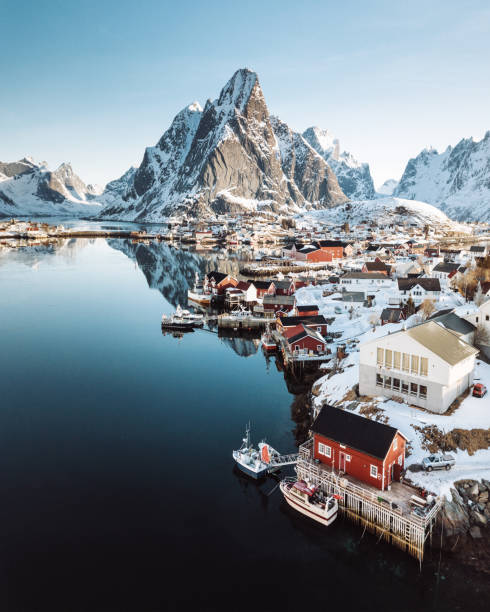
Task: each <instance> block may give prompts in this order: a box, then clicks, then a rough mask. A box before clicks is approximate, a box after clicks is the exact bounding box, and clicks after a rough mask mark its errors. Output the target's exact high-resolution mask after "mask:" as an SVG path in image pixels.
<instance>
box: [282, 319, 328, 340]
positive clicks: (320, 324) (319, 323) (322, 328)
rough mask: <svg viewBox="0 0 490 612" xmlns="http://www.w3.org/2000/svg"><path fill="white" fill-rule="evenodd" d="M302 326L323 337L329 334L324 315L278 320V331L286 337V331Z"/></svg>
mask: <svg viewBox="0 0 490 612" xmlns="http://www.w3.org/2000/svg"><path fill="white" fill-rule="evenodd" d="M300 324H303V325H307V326H308V327H310V328H312V329H314V330H315V331H317V332H319V333H320V334H321V335H322V336H325V335H326V334H327V321H326V319H325V317H324V316H323V315H314V316H298V317H291V316H288V317H280V318H278V319H277V320H276V329H277V331H278V332H279V333H280V334H282V335H285V330H287V329H291V328H292V327H296V326H297V325H300Z"/></svg>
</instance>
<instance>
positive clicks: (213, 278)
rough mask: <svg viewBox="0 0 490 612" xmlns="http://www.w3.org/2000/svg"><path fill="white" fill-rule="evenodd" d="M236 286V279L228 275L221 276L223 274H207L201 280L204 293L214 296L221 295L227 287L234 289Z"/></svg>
mask: <svg viewBox="0 0 490 612" xmlns="http://www.w3.org/2000/svg"><path fill="white" fill-rule="evenodd" d="M237 285H238V281H237V279H236V278H233V276H230V275H229V274H223V272H216V271H214V272H208V273H207V274H206V275H205V276H204V280H203V288H204V292H205V293H213V294H214V295H222V294H224V292H225V290H226V289H227V288H228V287H236V286H237Z"/></svg>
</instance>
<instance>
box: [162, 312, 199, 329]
mask: <svg viewBox="0 0 490 612" xmlns="http://www.w3.org/2000/svg"><path fill="white" fill-rule="evenodd" d="M194 327H195V325H194V323H193V322H192V321H185V320H184V319H182V318H180V317H177V316H175V314H173V315H171V316H167V315H165V314H164V315H162V328H163V329H175V330H177V331H194Z"/></svg>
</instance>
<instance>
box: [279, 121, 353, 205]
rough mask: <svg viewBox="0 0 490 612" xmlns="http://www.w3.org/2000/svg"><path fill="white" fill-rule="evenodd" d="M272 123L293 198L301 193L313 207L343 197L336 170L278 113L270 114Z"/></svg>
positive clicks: (297, 198) (339, 201)
mask: <svg viewBox="0 0 490 612" xmlns="http://www.w3.org/2000/svg"><path fill="white" fill-rule="evenodd" d="M271 125H272V128H273V130H274V134H275V136H276V139H277V142H278V145H279V153H280V158H281V165H282V170H283V172H284V175H285V176H286V178H287V180H288V189H289V192H290V193H291V197H292V198H293V199H295V201H297V200H301V197H303V198H304V199H305V200H306V201H308V202H311V203H312V204H313V205H314V207H315V208H330V207H333V206H337V205H338V204H340V203H342V201H346V199H347V198H345V197H343V195H344V194H343V192H342V190H341V189H340V187H339V184H338V181H337V179H336V177H335V174H334V173H333V171H332V170H331V168H330V167H329V165H328V164H327V163H326V162H325V160H324V159H323V157H321V155H319V154H318V153H317V152H316V151H315V149H313V147H311V146H310V145H309V144H308V142H307V141H306V140H305V139H304V138H303V136H302V135H301V134H298V133H297V132H293V130H291V129H290V128H289V127H288V126H287V125H286V123H284V122H283V121H281V120H280V119H279V118H278V117H271Z"/></svg>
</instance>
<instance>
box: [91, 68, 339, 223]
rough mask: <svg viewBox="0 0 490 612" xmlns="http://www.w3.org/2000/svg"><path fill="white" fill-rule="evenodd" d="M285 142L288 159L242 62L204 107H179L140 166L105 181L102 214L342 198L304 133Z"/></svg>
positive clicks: (142, 215) (271, 206) (283, 205)
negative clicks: (291, 160)
mask: <svg viewBox="0 0 490 612" xmlns="http://www.w3.org/2000/svg"><path fill="white" fill-rule="evenodd" d="M298 138H299V139H300V140H298ZM293 141H294V143H293ZM301 141H302V142H301ZM290 144H291V146H293V147H295V150H294V151H291V154H294V158H295V160H296V161H295V163H294V164H293V165H290V164H285V162H284V159H285V158H286V157H288V156H285V157H283V158H281V156H280V155H279V151H278V141H277V139H276V135H275V134H274V131H273V127H272V125H271V119H270V116H269V111H268V108H267V104H266V102H265V98H264V95H263V93H262V89H261V87H260V84H259V80H258V77H257V74H256V73H255V72H253V71H251V70H249V69H247V68H242V69H240V70H237V71H236V72H235V73H234V74H233V76H232V77H231V79H230V80H229V81H228V82H227V83H226V84H225V86H224V87H223V88H222V90H221V92H220V94H219V96H218V98H216V99H215V100H214V101H211V100H208V101H207V102H206V104H205V106H204V109H201V107H200V106H199V105H196V104H192V105H190V106H187V107H186V108H184V109H183V110H182V111H180V112H179V113H178V114H177V116H176V117H175V119H174V120H173V122H172V125H171V126H170V127H169V129H168V130H167V131H166V132H165V133H164V134H163V136H162V137H161V138H160V140H159V141H158V143H157V145H156V146H154V147H149V148H147V149H146V151H145V154H144V156H143V161H142V162H141V164H140V166H139V168H137V169H136V170H134V171H130V172H129V173H126V174H125V175H124V176H123V177H121V178H120V179H119V180H118V181H112V183H110V184H109V185H107V187H106V190H105V192H104V194H103V195H102V202H103V204H104V210H103V211H102V214H101V216H103V217H104V218H119V219H128V220H147V221H159V220H161V219H163V218H165V217H166V216H168V215H170V214H172V213H173V212H174V211H175V210H185V211H188V212H190V213H193V214H198V213H199V212H207V213H209V212H210V211H213V212H225V211H227V212H235V211H236V212H243V211H248V212H249V211H253V210H257V209H261V210H269V211H275V212H278V211H280V210H281V211H284V212H293V211H294V212H296V211H297V210H298V208H300V207H305V206H313V207H325V206H334V205H335V204H337V203H340V202H344V201H345V200H346V197H345V195H344V194H343V193H342V191H341V189H340V188H339V185H338V182H337V180H336V178H335V175H333V173H331V171H330V169H329V168H328V165H327V164H326V163H325V161H324V160H323V159H322V158H320V157H319V156H318V155H316V153H315V152H314V151H313V150H312V149H311V147H309V145H307V143H306V142H305V141H304V139H303V138H302V137H301V135H296V136H295V137H294V138H291V139H290ZM308 149H309V150H310V152H309V154H308V155H303V156H302V159H301V163H298V156H299V155H302V152H305V153H306V151H307V150H308ZM315 158H317V159H316V160H315ZM288 159H289V158H288ZM313 166H315V169H314V168H313ZM293 167H294V170H293ZM300 169H301V170H300ZM317 170H318V172H317ZM329 173H330V174H329ZM303 177H304V180H303ZM296 180H297V181H298V183H296ZM310 198H312V199H310Z"/></svg>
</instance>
